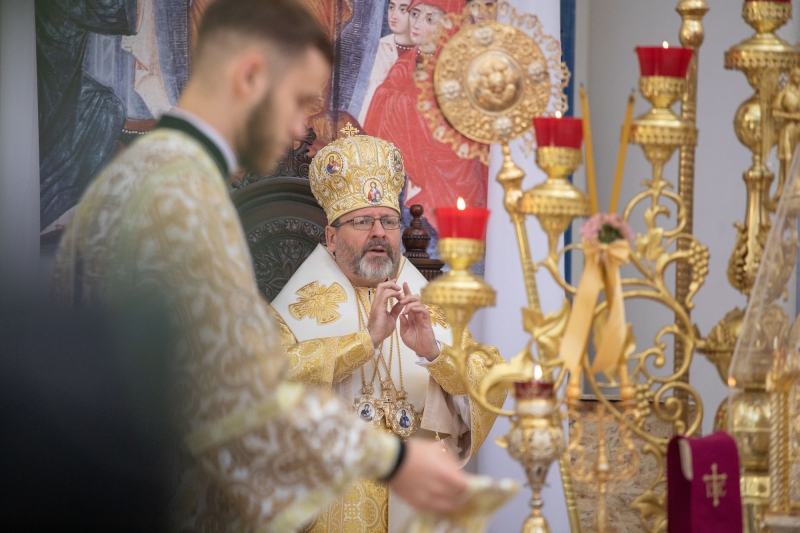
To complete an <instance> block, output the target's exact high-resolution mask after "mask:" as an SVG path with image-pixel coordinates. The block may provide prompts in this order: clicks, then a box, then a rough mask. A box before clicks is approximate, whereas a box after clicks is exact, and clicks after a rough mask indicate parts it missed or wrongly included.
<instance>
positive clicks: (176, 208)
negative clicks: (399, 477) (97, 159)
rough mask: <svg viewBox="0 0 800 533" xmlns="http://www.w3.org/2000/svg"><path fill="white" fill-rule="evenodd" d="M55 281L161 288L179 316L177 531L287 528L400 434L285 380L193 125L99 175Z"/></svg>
mask: <svg viewBox="0 0 800 533" xmlns="http://www.w3.org/2000/svg"><path fill="white" fill-rule="evenodd" d="M53 287H54V293H55V295H56V296H57V297H58V298H59V299H60V300H61V302H63V303H65V304H68V305H72V304H79V305H80V304H84V305H92V304H99V305H110V306H112V307H113V306H114V305H115V302H117V303H119V302H122V301H124V299H126V298H131V297H144V296H145V295H148V294H150V295H152V294H156V295H158V296H159V297H160V299H162V300H163V301H165V302H166V304H167V306H168V309H169V310H170V312H171V315H172V316H173V317H174V322H175V325H176V326H177V328H176V330H177V333H178V339H177V343H176V347H175V360H174V364H175V375H176V390H177V391H178V392H179V396H180V402H179V405H178V409H179V415H180V423H181V426H182V427H181V430H182V431H183V434H184V435H186V438H185V444H186V450H187V451H186V453H185V459H186V461H185V464H184V465H182V467H181V471H180V473H179V474H180V481H179V489H178V494H177V496H176V498H175V507H176V509H175V514H174V522H175V523H174V524H173V527H174V529H175V530H176V531H178V530H193V531H203V532H206V533H213V532H233V531H244V530H247V531H294V530H296V528H297V527H299V526H300V525H301V524H303V523H305V522H307V521H308V520H309V519H310V518H311V517H312V516H313V515H314V514H316V513H317V512H318V511H319V509H321V508H322V507H324V505H326V504H327V503H328V502H329V501H330V500H331V499H332V498H333V497H334V496H336V495H338V494H341V493H342V492H343V491H344V489H345V488H346V487H347V486H348V485H349V484H350V483H351V482H352V481H353V480H355V479H358V478H380V477H382V476H385V475H387V474H388V472H389V471H390V470H391V469H392V467H393V466H394V462H395V460H396V457H397V452H398V447H399V442H398V440H397V439H396V438H395V437H393V436H390V435H386V434H385V433H383V432H379V431H375V430H372V429H371V428H368V427H367V426H366V425H365V424H362V423H361V422H359V421H358V420H357V419H355V418H352V417H351V416H350V415H349V413H346V412H345V409H344V408H343V406H342V405H341V404H340V403H339V402H337V401H336V400H335V398H334V397H333V396H332V395H331V394H330V393H329V392H327V391H322V390H308V389H305V388H303V387H301V386H299V385H297V384H295V383H288V382H287V371H288V368H287V360H286V357H285V355H284V350H283V349H282V347H281V344H280V340H279V331H280V330H279V329H278V327H277V325H276V323H275V321H274V319H273V317H272V313H271V311H270V309H269V306H268V305H267V304H266V303H265V302H264V300H263V299H262V297H261V295H260V293H259V292H258V288H257V286H256V281H255V277H254V274H253V266H252V261H251V257H250V252H249V249H248V247H247V243H246V241H245V236H244V233H243V231H242V228H241V225H240V222H239V217H238V215H237V212H236V209H235V208H234V206H233V204H232V202H231V200H230V197H229V195H228V191H227V188H226V185H225V181H224V177H223V175H222V173H221V171H220V169H219V168H218V167H217V166H216V165H215V163H214V160H213V159H212V157H210V156H209V153H208V152H207V151H206V149H205V148H204V147H203V145H202V144H201V143H200V142H198V140H196V139H195V138H193V137H192V136H190V135H188V134H186V133H183V132H181V131H178V130H171V129H157V130H156V131H155V132H153V133H151V134H149V135H146V136H145V137H143V138H141V139H139V140H138V141H137V142H135V143H134V144H133V145H132V146H131V148H130V149H128V150H127V151H125V152H124V153H122V154H121V155H119V156H118V157H117V158H116V159H115V160H114V161H113V162H112V164H111V165H110V166H109V167H108V168H107V169H106V170H105V171H104V172H102V173H101V175H100V176H99V177H98V178H97V179H96V180H95V181H94V183H93V184H92V185H91V186H90V187H89V189H88V190H87V192H86V194H85V195H84V197H83V199H82V200H81V202H80V204H79V205H78V206H77V208H76V213H75V216H74V218H73V220H72V221H71V223H70V224H69V227H68V228H67V229H66V231H65V233H64V235H63V238H62V241H61V245H60V248H59V251H58V254H57V257H56V265H55V268H54V273H53Z"/></svg>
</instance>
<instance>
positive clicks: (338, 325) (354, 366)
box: [272, 246, 506, 533]
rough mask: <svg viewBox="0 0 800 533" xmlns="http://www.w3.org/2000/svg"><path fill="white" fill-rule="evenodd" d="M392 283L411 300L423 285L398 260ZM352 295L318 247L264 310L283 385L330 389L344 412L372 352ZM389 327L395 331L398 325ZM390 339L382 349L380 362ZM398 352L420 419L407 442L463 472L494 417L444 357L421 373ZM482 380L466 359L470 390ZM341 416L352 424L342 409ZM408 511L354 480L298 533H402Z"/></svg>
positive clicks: (439, 321)
mask: <svg viewBox="0 0 800 533" xmlns="http://www.w3.org/2000/svg"><path fill="white" fill-rule="evenodd" d="M397 283H398V284H399V285H401V286H402V285H403V283H408V285H409V288H410V289H411V291H412V293H414V294H419V293H420V290H421V289H422V287H424V286H425V284H426V283H427V281H426V280H425V278H424V277H423V276H422V274H420V272H419V271H418V270H417V269H416V268H414V266H413V265H412V264H411V263H409V262H407V261H406V260H405V258H403V263H402V265H401V268H400V272H399V275H398V280H397ZM356 292H358V293H359V296H360V297H361V301H362V302H371V298H370V291H369V289H367V288H364V287H358V288H354V287H353V286H352V285H351V283H350V282H349V280H348V279H347V276H345V274H344V272H342V271H341V270H340V269H339V267H338V266H337V264H336V262H335V261H334V260H333V258H332V257H331V256H330V254H329V253H328V251H327V250H326V249H325V248H324V247H323V246H318V247H317V249H316V250H314V252H313V253H312V254H311V255H310V256H309V257H308V259H306V260H305V262H304V263H303V264H302V265H301V266H300V268H299V269H298V270H297V272H295V274H294V276H292V278H291V279H290V280H289V282H288V283H287V284H286V286H285V287H284V288H283V290H282V291H281V293H280V294H279V295H278V296H277V297H276V298H275V300H274V301H273V302H272V305H273V308H274V310H275V311H276V312H277V313H278V314H279V315H280V316H279V317H278V325H279V328H280V331H281V339H282V340H283V344H284V346H285V348H286V351H287V354H288V357H289V376H290V378H292V379H295V380H297V381H301V382H304V383H312V384H315V385H319V386H322V387H325V388H328V389H331V390H333V391H334V392H335V393H336V395H337V396H339V397H340V398H341V399H342V400H343V402H344V403H345V404H346V405H352V403H353V401H354V400H355V398H358V397H359V396H361V394H362V392H361V389H362V381H361V373H362V368H363V373H364V375H365V376H366V380H367V382H369V381H370V378H371V377H372V375H373V371H374V368H375V367H374V354H375V350H374V348H373V345H372V340H371V338H370V336H369V333H367V332H366V331H359V323H358V310H357V307H356V306H357V303H356V302H357V300H356ZM366 311H367V313H368V312H369V309H367V310H366ZM430 311H431V323H432V326H433V331H434V335H435V336H436V339H437V340H438V341H440V342H441V343H442V344H446V345H452V342H453V339H452V331H451V329H450V327H449V325H448V324H447V322H446V321H445V319H444V315H443V313H442V312H441V310H440V309H438V308H430ZM365 319H366V317H365ZM397 327H398V331H399V324H398V326H397ZM390 339H391V337H390V338H389V339H387V340H386V341H385V342H384V346H383V354H384V356H385V357H386V359H387V360H388V354H389V349H390V348H389V344H390V342H391V340H390ZM460 341H461V343H462V346H464V347H469V346H471V345H474V344H475V341H474V340H473V339H472V336H471V335H470V333H469V331H465V332H464V337H463V338H462V339H461V340H460ZM400 346H401V348H400V351H401V357H402V362H403V381H404V385H405V390H406V392H407V393H408V401H409V402H411V403H412V404H413V405H414V408H415V409H416V410H417V411H418V412H419V411H422V412H423V416H422V422H421V424H420V428H421V429H420V430H419V431H418V432H417V433H416V435H415V436H416V437H423V438H434V436H435V435H436V434H437V433H438V434H439V435H440V437H442V438H443V441H442V444H443V446H444V447H445V448H446V449H447V450H448V451H449V452H450V453H453V454H454V455H455V456H456V457H458V459H459V460H460V461H461V463H462V465H464V464H466V462H467V461H468V460H469V458H470V457H471V456H472V455H473V454H474V453H475V452H476V451H477V450H478V448H479V447H480V445H481V444H482V443H483V441H484V439H485V438H486V436H487V435H488V434H489V430H490V429H491V427H492V424H494V420H495V415H494V414H492V413H490V412H488V411H486V410H485V409H483V408H481V407H480V406H479V405H478V404H477V403H473V402H472V401H471V400H468V397H465V395H466V394H467V390H466V388H465V387H464V385H463V384H462V383H461V382H460V381H459V379H458V377H457V375H456V369H455V364H454V363H453V361H452V359H450V358H449V357H448V356H445V355H440V356H439V357H437V358H436V359H435V360H434V361H433V362H431V363H430V364H428V365H427V366H421V365H419V364H417V363H418V362H419V357H417V355H416V354H415V353H414V352H413V351H412V350H411V349H409V348H408V347H407V346H405V345H404V344H403V343H402V340H401V341H400ZM488 355H490V356H491V357H493V358H494V359H495V360H496V361H500V360H502V358H501V357H500V354H499V353H498V352H497V350H496V349H494V348H492V349H491V350H490V354H488ZM394 358H395V363H393V365H392V379H393V381H394V383H395V384H396V385H398V387H399V382H400V373H399V367H398V365H397V362H396V361H397V354H394ZM381 371H382V372H383V371H384V369H383V368H382V367H381ZM485 374H486V368H485V367H484V366H483V364H482V363H479V362H477V361H476V359H475V358H473V359H472V360H471V363H470V366H469V379H470V380H472V381H473V382H474V383H477V382H478V381H480V379H481V378H482V377H483V376H484V375H485ZM373 387H374V390H375V393H374V395H375V396H380V390H381V388H380V384H379V382H378V377H377V376H376V377H375V382H374V383H373ZM505 397H506V393H505V392H504V391H499V392H497V393H495V394H494V395H493V396H492V397H491V402H492V405H495V406H498V407H500V406H502V404H503V402H504V401H505ZM423 409H424V410H423ZM346 411H347V414H348V416H352V417H353V418H354V419H357V417H356V415H355V414H353V413H350V412H349V409H346ZM365 425H366V424H365ZM409 511H410V510H409V508H408V506H407V505H405V504H404V503H402V502H401V501H400V500H399V499H396V498H394V497H393V496H391V495H390V494H389V491H388V490H387V488H386V486H385V485H383V484H381V483H376V482H373V481H364V480H362V481H358V482H356V483H353V484H352V485H350V487H349V489H348V490H347V492H346V494H345V495H344V496H343V497H342V498H339V499H337V500H336V501H335V502H334V503H333V504H331V505H330V506H329V507H328V508H327V509H326V510H325V511H323V512H322V513H321V514H320V515H319V516H318V517H317V519H316V520H315V521H314V522H313V523H312V524H311V525H310V526H308V528H307V529H306V531H308V532H314V533H326V532H327V533H334V532H346V533H381V532H384V533H385V532H391V533H395V532H402V531H405V527H406V524H407V519H408V518H409V515H410V512H409Z"/></svg>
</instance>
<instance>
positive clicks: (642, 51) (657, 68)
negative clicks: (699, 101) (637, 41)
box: [636, 46, 694, 78]
mask: <svg viewBox="0 0 800 533" xmlns="http://www.w3.org/2000/svg"><path fill="white" fill-rule="evenodd" d="M693 53H694V51H693V50H691V49H690V48H664V47H663V46H639V47H637V48H636V54H637V55H638V56H639V71H640V72H641V75H642V76H666V77H670V78H685V77H686V71H687V70H688V69H689V62H690V61H691V60H692V54H693Z"/></svg>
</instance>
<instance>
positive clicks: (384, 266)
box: [336, 239, 400, 284]
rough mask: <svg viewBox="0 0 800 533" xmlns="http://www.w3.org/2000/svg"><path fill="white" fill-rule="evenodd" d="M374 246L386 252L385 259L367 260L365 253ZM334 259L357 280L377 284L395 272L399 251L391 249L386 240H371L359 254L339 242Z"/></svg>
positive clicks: (342, 242) (341, 241) (343, 242)
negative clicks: (356, 277)
mask: <svg viewBox="0 0 800 533" xmlns="http://www.w3.org/2000/svg"><path fill="white" fill-rule="evenodd" d="M376 246H382V247H383V248H384V249H385V250H386V255H387V257H382V258H377V257H376V258H372V259H370V258H368V257H367V253H368V252H369V250H370V248H374V247H376ZM336 259H337V262H338V263H340V264H341V265H342V266H343V267H345V268H347V269H348V270H349V271H351V272H353V273H355V275H356V276H358V277H359V278H362V279H365V280H367V281H369V282H370V283H375V284H378V283H381V282H383V281H386V280H387V279H389V278H390V277H391V276H392V274H394V273H395V272H396V271H397V264H398V263H399V262H400V250H396V249H394V248H392V246H391V245H390V244H389V241H387V240H386V239H372V240H371V241H369V242H368V243H366V244H365V245H364V247H363V248H361V250H360V252H359V251H357V250H355V249H353V248H351V247H350V246H349V245H348V244H347V243H346V242H345V241H343V240H339V241H338V243H337V245H336Z"/></svg>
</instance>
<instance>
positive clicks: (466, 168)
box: [364, 0, 489, 228]
mask: <svg viewBox="0 0 800 533" xmlns="http://www.w3.org/2000/svg"><path fill="white" fill-rule="evenodd" d="M464 7H465V1H464V0H412V1H411V4H410V6H409V11H410V13H411V21H410V23H411V39H412V41H414V42H415V44H416V46H415V48H414V49H412V50H411V51H410V52H409V53H407V54H404V55H402V56H401V57H399V58H398V59H397V62H396V63H395V64H394V66H392V69H391V70H390V71H389V74H388V75H387V76H386V79H385V80H384V82H383V83H382V84H381V85H380V86H379V87H378V88H377V89H376V91H375V95H374V96H373V98H372V102H371V104H370V107H369V110H368V111H367V115H366V119H365V121H364V130H365V132H366V133H367V134H369V135H373V136H375V137H380V138H383V139H386V140H388V141H391V142H392V143H394V144H395V145H396V146H397V147H398V148H399V149H400V151H401V152H402V153H403V157H404V160H405V168H406V173H407V175H408V179H407V181H406V184H407V185H406V187H407V188H406V196H405V204H406V205H407V206H410V205H412V204H421V205H422V206H423V207H424V208H425V214H426V218H428V221H429V222H430V223H431V225H432V226H433V227H434V228H436V227H437V224H436V219H435V216H434V210H435V208H436V207H439V206H448V207H450V206H454V205H456V201H457V200H458V198H459V197H462V198H464V200H465V201H466V203H467V205H470V206H475V207H485V206H486V194H487V183H488V179H489V169H488V167H487V166H486V165H484V164H483V163H481V161H480V160H479V159H477V158H473V159H462V158H460V157H458V155H456V153H455V152H454V151H453V149H452V147H451V146H450V145H449V144H445V143H441V142H439V141H437V140H436V139H435V138H434V136H433V133H432V132H431V129H430V127H429V126H428V123H427V121H426V119H425V117H424V116H423V115H422V113H421V112H420V111H419V110H418V109H417V98H418V95H419V89H418V88H417V86H416V84H415V82H414V75H415V73H416V72H417V71H418V69H419V68H420V67H419V66H418V65H419V64H420V63H421V62H422V60H423V54H433V53H434V52H435V51H436V43H435V42H434V39H435V37H436V33H437V29H438V24H439V23H440V22H441V21H442V20H443V19H444V15H445V14H449V13H459V14H460V13H461V12H462V11H463V9H464Z"/></svg>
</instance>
